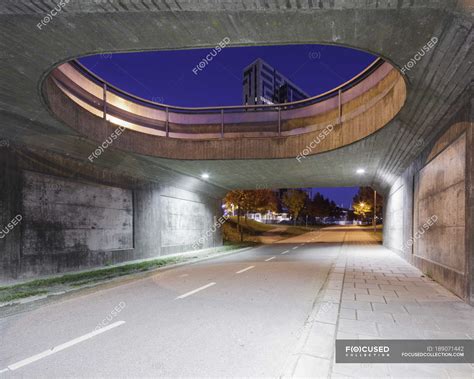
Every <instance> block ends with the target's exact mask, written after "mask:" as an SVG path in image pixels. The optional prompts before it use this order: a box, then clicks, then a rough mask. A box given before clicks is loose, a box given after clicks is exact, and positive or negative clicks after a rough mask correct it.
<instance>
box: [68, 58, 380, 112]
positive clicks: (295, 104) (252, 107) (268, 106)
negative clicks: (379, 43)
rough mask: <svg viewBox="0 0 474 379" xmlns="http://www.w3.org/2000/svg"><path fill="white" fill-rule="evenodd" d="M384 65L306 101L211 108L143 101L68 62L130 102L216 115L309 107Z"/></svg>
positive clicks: (376, 63) (374, 65)
mask: <svg viewBox="0 0 474 379" xmlns="http://www.w3.org/2000/svg"><path fill="white" fill-rule="evenodd" d="M383 63H384V60H383V59H382V58H380V57H378V58H376V59H375V60H374V61H373V62H372V63H371V64H370V65H369V66H367V67H366V68H365V69H364V70H363V71H361V72H360V73H359V74H357V75H356V76H354V77H353V78H351V79H349V80H348V81H346V82H344V83H342V84H340V85H339V86H337V87H335V88H333V89H331V90H329V91H326V92H324V93H322V94H319V95H316V96H313V97H309V98H307V99H302V100H298V101H293V102H290V103H279V104H257V105H224V106H213V107H179V106H174V105H168V104H163V103H159V102H155V101H151V100H148V99H144V98H142V97H139V96H136V95H133V94H131V93H129V92H127V91H124V90H122V89H120V88H118V87H116V86H114V85H113V84H111V83H109V82H107V81H106V80H104V79H102V78H101V77H99V76H98V75H96V74H95V73H93V72H92V71H90V70H89V69H88V68H87V67H85V66H84V65H83V64H81V63H80V62H78V61H77V60H73V61H71V62H70V64H71V65H72V66H73V67H75V68H76V69H78V70H79V71H80V72H81V73H82V74H83V75H84V76H87V77H88V78H89V79H92V80H93V81H94V82H96V83H97V84H99V85H100V86H102V87H104V86H106V87H107V90H108V91H112V92H115V93H116V94H118V95H120V96H122V97H124V98H129V99H132V100H135V101H136V102H139V103H142V104H146V105H149V106H151V107H153V108H158V109H163V110H174V111H178V112H183V113H188V112H189V113H200V112H205V113H214V112H216V113H218V112H225V111H226V110H229V111H237V110H240V111H247V110H257V111H258V110H263V111H264V110H274V111H279V110H281V109H293V108H299V107H303V106H307V105H311V104H314V103H318V102H320V101H323V100H326V99H329V98H331V97H334V96H337V95H338V94H340V93H341V92H344V91H346V90H348V89H350V88H352V87H353V86H354V85H356V84H357V83H359V82H360V81H362V80H363V79H365V78H366V77H367V76H369V75H370V74H371V73H372V72H373V71H375V70H376V69H377V68H378V67H380V66H381V65H382V64H383Z"/></svg>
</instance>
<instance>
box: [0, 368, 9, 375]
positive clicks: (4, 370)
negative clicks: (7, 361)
mask: <svg viewBox="0 0 474 379" xmlns="http://www.w3.org/2000/svg"><path fill="white" fill-rule="evenodd" d="M7 371H8V368H4V369H3V370H0V374H1V373H4V372H7Z"/></svg>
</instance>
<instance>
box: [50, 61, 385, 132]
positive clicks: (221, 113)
mask: <svg viewBox="0 0 474 379" xmlns="http://www.w3.org/2000/svg"><path fill="white" fill-rule="evenodd" d="M383 63H384V60H383V59H381V58H377V59H375V60H374V62H372V63H371V64H370V65H369V66H368V67H366V68H365V69H364V70H363V71H362V72H360V73H359V74H357V75H356V76H354V77H353V78H351V79H350V80H348V81H347V82H345V83H343V84H341V85H339V86H337V87H336V88H334V89H332V90H330V91H327V92H325V93H322V94H320V95H317V96H313V97H310V98H307V99H303V100H299V101H294V102H290V103H282V104H258V105H234V106H215V107H180V106H173V105H168V104H162V103H159V102H155V101H151V100H148V99H144V98H141V97H139V96H136V95H133V94H131V93H128V92H126V91H124V90H122V89H120V88H118V87H116V86H114V85H113V84H111V83H109V82H107V81H105V80H103V79H102V78H100V77H99V76H97V75H96V74H94V73H93V72H91V71H90V70H89V69H87V68H86V67H84V66H83V65H82V64H81V63H79V62H78V61H71V62H69V63H68V64H69V65H71V67H72V68H74V69H75V70H76V71H77V72H78V73H80V74H81V75H82V76H84V77H85V78H87V79H89V80H90V81H92V82H93V83H95V84H96V85H97V86H100V87H102V96H101V97H102V98H100V97H97V96H92V95H91V94H90V93H88V92H87V91H86V90H84V89H83V88H82V87H80V86H78V85H76V86H75V83H73V81H72V80H67V78H65V77H64V76H63V77H62V76H61V75H60V74H59V73H57V74H56V75H54V74H53V77H54V79H55V80H56V81H58V82H59V83H60V84H61V87H62V88H63V90H64V89H66V90H67V91H69V92H70V93H73V94H74V96H75V97H76V98H78V99H80V100H81V101H82V102H85V103H87V104H88V105H90V106H92V107H94V108H95V109H97V110H100V111H101V112H102V113H103V117H104V118H107V116H108V115H110V116H112V117H115V118H118V119H121V120H123V121H125V122H129V123H133V124H137V125H143V126H145V127H149V128H154V129H158V130H161V131H162V132H163V133H164V135H166V136H167V137H168V136H170V123H171V122H170V114H172V115H175V114H176V115H179V114H181V115H183V116H184V115H214V116H213V117H212V120H213V121H212V122H208V123H202V124H201V125H205V124H206V125H209V124H214V125H215V124H220V125H219V127H220V128H219V133H218V134H219V135H220V137H221V138H223V137H224V134H225V133H226V130H225V126H226V123H225V115H226V114H231V113H245V112H250V113H254V112H272V113H274V112H276V113H277V114H276V115H275V116H276V117H275V118H276V120H274V121H273V122H276V123H277V130H276V133H275V132H273V133H272V134H276V135H278V136H281V135H282V112H286V111H289V110H293V109H299V108H304V107H307V106H310V105H313V104H317V103H320V102H323V101H325V100H328V99H331V98H334V97H336V96H337V97H338V99H337V107H338V108H339V109H338V122H340V121H341V117H342V94H343V93H344V92H345V91H347V90H349V89H351V88H352V87H354V86H355V85H357V84H358V83H360V82H362V81H363V80H364V79H366V78H367V77H368V76H370V75H371V74H372V73H373V72H374V71H376V70H377V69H378V68H379V67H380V66H382V64H383ZM108 94H113V95H115V96H118V97H119V98H122V99H124V100H126V101H129V102H131V103H134V104H138V105H141V106H144V107H147V108H151V109H154V110H159V111H162V112H164V113H165V115H166V117H165V119H164V120H161V121H162V123H163V122H164V125H162V124H159V123H157V122H154V121H153V119H150V118H147V117H146V116H143V115H138V114H135V113H133V112H129V111H126V110H124V109H120V108H118V107H117V106H115V105H113V104H111V103H110V102H109V100H108V96H107V95H108ZM216 116H217V118H216ZM216 120H218V121H219V122H217V121H216ZM155 121H157V120H155ZM262 123H263V122H262ZM199 124H200V123H199V122H196V125H199ZM232 124H235V121H234V122H232ZM267 129H268V128H267ZM273 130H274V129H273ZM178 134H179V133H178ZM195 134H196V133H195ZM212 134H216V133H215V132H214V133H212Z"/></svg>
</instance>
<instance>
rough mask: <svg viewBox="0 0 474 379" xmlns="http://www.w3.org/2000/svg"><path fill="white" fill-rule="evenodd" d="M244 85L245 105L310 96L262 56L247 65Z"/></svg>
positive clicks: (284, 101)
mask: <svg viewBox="0 0 474 379" xmlns="http://www.w3.org/2000/svg"><path fill="white" fill-rule="evenodd" d="M242 86H243V89H242V102H243V104H245V105H258V104H281V103H289V102H292V101H298V100H303V99H306V98H308V97H310V96H309V95H308V94H307V93H306V92H304V91H303V90H302V89H301V88H299V87H298V86H297V85H296V84H294V83H292V82H291V81H290V80H289V79H288V78H286V77H285V76H283V74H281V73H280V72H278V71H277V70H276V69H275V68H273V67H272V66H270V65H269V64H268V63H266V62H265V61H264V60H262V59H260V58H258V59H257V60H255V61H254V62H253V63H251V64H250V65H248V66H247V67H245V69H244V71H243V82H242Z"/></svg>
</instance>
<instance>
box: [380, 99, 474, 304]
mask: <svg viewBox="0 0 474 379" xmlns="http://www.w3.org/2000/svg"><path fill="white" fill-rule="evenodd" d="M470 112H471V111H470V107H465V108H464V109H463V110H462V111H460V112H459V114H458V115H456V117H455V118H454V119H453V120H452V121H451V122H450V127H449V128H448V129H447V130H446V131H445V133H443V134H442V135H441V136H440V137H439V138H438V139H437V140H436V141H434V142H433V143H432V144H431V145H430V146H427V148H426V149H425V151H424V152H423V153H422V154H421V155H420V156H419V157H418V158H417V159H416V160H415V161H414V162H413V163H412V164H411V165H410V166H409V167H408V168H407V169H406V170H405V172H404V173H403V174H402V175H401V176H400V177H399V179H398V180H397V181H396V183H395V184H394V185H393V186H392V187H391V188H390V191H389V193H388V194H386V196H385V217H384V221H385V226H384V245H385V246H387V247H388V248H390V249H392V250H393V251H395V252H396V253H398V254H399V255H400V256H402V257H403V258H404V259H406V260H407V261H409V262H410V263H412V264H413V265H415V266H416V267H418V268H420V270H421V271H423V272H424V273H426V274H427V275H428V276H430V277H432V278H433V279H434V280H436V281H438V282H439V283H441V284H442V285H444V286H445V287H446V288H448V289H449V290H451V291H452V292H454V293H455V294H456V295H458V296H459V297H461V298H463V299H465V300H466V301H471V302H472V297H473V293H472V287H471V286H472V270H471V265H472V259H473V258H472V256H473V251H472V250H473V239H474V233H473V231H474V229H473V219H474V218H473V209H472V208H473V193H472V192H473V168H474V166H473V163H472V162H473V158H472V155H473V152H472V150H473V148H474V143H473V126H472V122H471V123H470V122H468V121H466V120H470V119H472V115H470Z"/></svg>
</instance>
